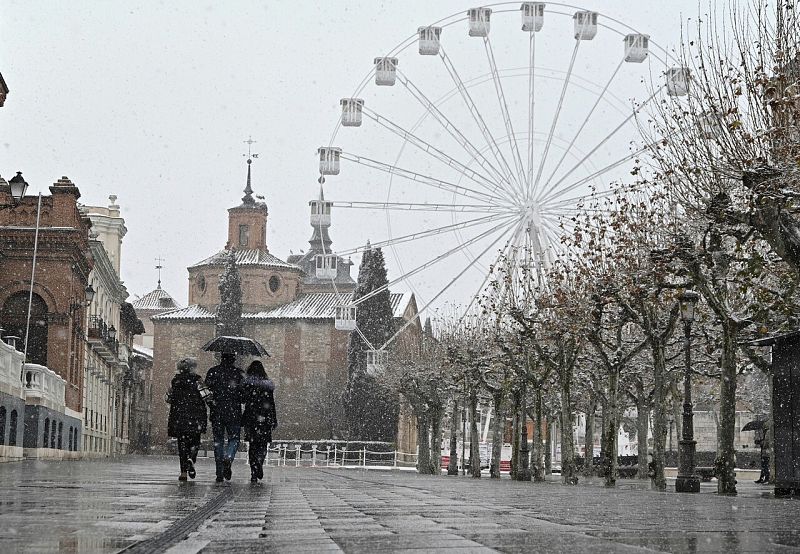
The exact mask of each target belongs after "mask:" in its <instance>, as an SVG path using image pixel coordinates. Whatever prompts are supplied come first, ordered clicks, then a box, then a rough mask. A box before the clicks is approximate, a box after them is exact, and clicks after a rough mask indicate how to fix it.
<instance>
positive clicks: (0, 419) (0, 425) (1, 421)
mask: <svg viewBox="0 0 800 554" xmlns="http://www.w3.org/2000/svg"><path fill="white" fill-rule="evenodd" d="M5 443H6V407H5V406H0V445H3V444H5Z"/></svg>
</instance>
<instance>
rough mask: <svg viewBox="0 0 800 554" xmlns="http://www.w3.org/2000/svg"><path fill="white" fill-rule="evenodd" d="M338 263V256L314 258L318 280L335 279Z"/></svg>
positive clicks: (326, 255) (318, 256) (324, 255)
mask: <svg viewBox="0 0 800 554" xmlns="http://www.w3.org/2000/svg"><path fill="white" fill-rule="evenodd" d="M336 261H337V260H336V254H317V255H316V256H314V262H315V263H316V271H315V275H316V276H317V279H335V278H336V265H337V264H336Z"/></svg>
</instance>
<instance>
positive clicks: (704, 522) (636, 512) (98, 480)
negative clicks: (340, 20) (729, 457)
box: [0, 457, 800, 554]
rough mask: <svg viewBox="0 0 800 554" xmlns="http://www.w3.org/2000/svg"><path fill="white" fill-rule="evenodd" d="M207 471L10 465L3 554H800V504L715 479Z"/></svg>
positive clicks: (2, 514) (110, 463) (5, 480)
mask: <svg viewBox="0 0 800 554" xmlns="http://www.w3.org/2000/svg"><path fill="white" fill-rule="evenodd" d="M197 467H198V479H197V480H196V481H190V482H186V483H178V482H177V481H176V479H175V478H176V477H177V460H176V459H175V458H159V457H129V458H125V459H119V460H107V461H74V462H38V461H23V462H19V463H13V464H11V463H10V464H2V465H0V552H37V553H38V552H68V553H79V552H92V553H94V552H98V553H106V552H119V551H121V550H123V549H125V548H128V547H134V548H136V547H138V546H139V545H142V544H144V543H143V541H146V540H148V539H150V540H151V542H153V541H155V542H154V544H161V543H159V542H158V541H159V537H172V536H173V535H174V536H175V538H174V539H173V538H171V539H170V541H171V542H169V543H168V544H164V545H163V548H161V547H160V548H161V551H167V552H169V553H170V554H195V553H197V552H204V553H212V552H263V551H271V552H342V551H344V552H370V553H371V552H381V551H392V552H430V551H434V550H437V551H438V550H444V551H446V552H447V553H448V554H449V553H452V552H548V553H549V552H554V553H557V552H568V553H570V554H575V553H576V552H726V553H728V554H734V553H737V552H800V500H789V499H774V498H772V496H771V495H770V494H769V493H768V492H767V489H764V488H760V487H757V486H755V485H752V484H748V483H742V484H740V492H741V494H740V496H738V497H733V498H732V497H721V496H717V495H716V494H713V485H711V486H709V485H707V484H703V488H702V491H701V493H700V494H696V495H686V494H676V493H674V492H669V493H657V492H653V491H650V490H649V489H648V487H647V486H646V484H645V483H641V482H638V481H634V482H624V483H625V485H624V486H623V487H620V488H618V489H605V488H603V487H602V486H599V485H598V483H597V482H596V481H593V480H588V482H586V483H585V484H584V483H582V484H580V485H578V486H575V487H567V486H562V485H560V484H558V482H557V481H552V482H548V483H542V484H532V483H517V482H512V481H510V480H508V479H503V480H500V481H497V480H489V479H480V480H474V479H470V478H467V477H446V476H420V475H416V474H413V473H410V472H394V471H366V470H341V469H325V468H289V467H286V468H284V467H281V468H275V467H271V468H269V469H268V470H267V471H266V475H265V480H264V481H263V482H262V483H259V484H257V485H252V484H250V483H249V471H248V469H247V466H246V464H245V463H244V462H243V461H241V460H239V461H237V463H236V464H235V465H234V478H233V480H232V481H231V482H230V483H223V484H216V483H214V482H213V474H214V469H213V461H211V460H205V459H204V460H200V461H199V462H198V464H197ZM223 493H224V494H223ZM228 493H230V494H228ZM223 497H224V498H223ZM197 514H202V518H201V519H200V520H199V521H197V523H194V524H192V525H190V526H189V527H191V529H190V530H187V531H183V529H185V528H187V529H188V527H186V525H187V523H186V522H188V521H194V520H195V519H197ZM193 518H194V519H193ZM176 529H177V530H181V531H180V533H179V534H177V535H176V534H175V530H176ZM148 544H149V543H148Z"/></svg>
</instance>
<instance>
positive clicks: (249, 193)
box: [242, 136, 258, 204]
mask: <svg viewBox="0 0 800 554" xmlns="http://www.w3.org/2000/svg"><path fill="white" fill-rule="evenodd" d="M243 142H244V143H245V144H246V145H247V154H242V155H243V156H245V157H247V186H246V187H245V188H244V197H243V198H242V202H244V203H245V204H253V203H254V202H255V200H253V187H251V186H250V164H252V163H253V158H258V154H255V153H253V150H252V147H253V145H254V144H255V143H256V142H257V141H255V140H253V137H252V136H250V137H249V138H248V139H247V140H245V141H243Z"/></svg>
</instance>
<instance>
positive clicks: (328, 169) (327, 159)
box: [317, 146, 342, 175]
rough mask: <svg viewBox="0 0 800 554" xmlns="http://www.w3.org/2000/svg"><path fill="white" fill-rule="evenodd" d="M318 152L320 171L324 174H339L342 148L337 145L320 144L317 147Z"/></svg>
mask: <svg viewBox="0 0 800 554" xmlns="http://www.w3.org/2000/svg"><path fill="white" fill-rule="evenodd" d="M317 153H318V154H319V172H320V173H321V174H322V175H339V162H340V160H341V158H342V149H341V148H336V147H335V146H320V147H319V148H317Z"/></svg>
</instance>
